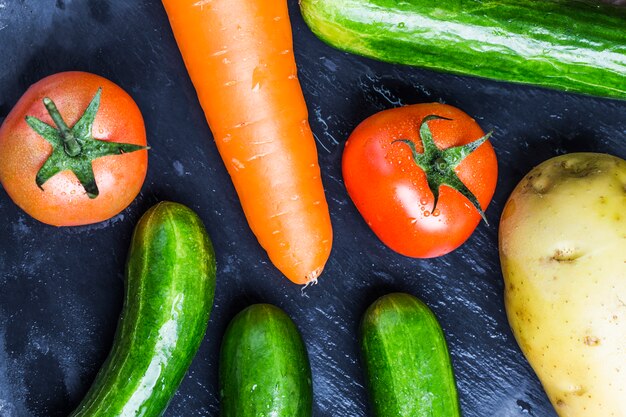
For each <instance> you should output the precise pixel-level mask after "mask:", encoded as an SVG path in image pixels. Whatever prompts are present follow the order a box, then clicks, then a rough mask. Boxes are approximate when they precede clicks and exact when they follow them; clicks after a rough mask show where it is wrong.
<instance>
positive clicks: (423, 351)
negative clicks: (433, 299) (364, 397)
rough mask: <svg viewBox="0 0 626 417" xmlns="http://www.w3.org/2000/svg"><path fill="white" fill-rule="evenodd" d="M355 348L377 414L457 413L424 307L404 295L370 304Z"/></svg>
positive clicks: (439, 340) (443, 416) (446, 416)
mask: <svg viewBox="0 0 626 417" xmlns="http://www.w3.org/2000/svg"><path fill="white" fill-rule="evenodd" d="M361 348H362V351H363V359H364V362H365V368H366V371H367V375H368V383H369V384H368V385H369V391H370V397H371V400H372V409H373V410H374V414H375V415H376V416H377V417H460V416H461V411H460V408H459V400H458V397H457V392H456V385H455V382H454V374H453V371H452V364H451V363H450V356H449V354H448V348H447V346H446V341H445V339H444V336H443V332H442V330H441V327H440V326H439V323H438V322H437V319H436V318H435V316H434V314H433V313H432V311H430V309H429V308H428V307H427V306H426V305H425V304H424V303H422V302H421V301H420V300H418V299H417V298H415V297H413V296H411V295H408V294H400V293H396V294H389V295H386V296H384V297H381V298H379V299H378V300H377V301H375V302H374V304H372V305H371V306H370V307H369V308H368V309H367V311H366V312H365V315H364V317H363V321H362V322H361Z"/></svg>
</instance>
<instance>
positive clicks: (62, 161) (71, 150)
mask: <svg viewBox="0 0 626 417" xmlns="http://www.w3.org/2000/svg"><path fill="white" fill-rule="evenodd" d="M101 95H102V88H99V89H98V91H97V92H96V94H95V96H94V97H93V99H92V100H91V102H90V103H89V106H87V109H85V112H84V113H83V115H82V116H81V118H80V119H79V120H78V122H76V124H75V125H74V127H72V128H70V127H68V126H67V124H66V123H65V121H64V120H63V117H62V116H61V113H60V112H59V110H58V109H57V107H56V105H55V104H54V102H53V101H52V100H50V99H49V98H48V97H46V98H44V99H43V104H44V106H46V109H47V110H48V113H49V114H50V117H51V118H52V120H53V121H54V124H55V125H56V127H53V126H50V125H49V124H47V123H44V122H42V121H41V120H39V119H37V118H35V117H32V116H26V123H28V125H29V126H30V127H31V128H32V129H33V130H34V131H35V132H37V133H38V134H39V135H40V136H41V137H42V138H44V139H45V140H46V141H47V142H48V143H50V145H52V154H51V155H50V156H49V157H48V159H47V160H46V162H44V164H43V166H42V167H41V168H40V169H39V172H37V176H36V177H35V182H36V183H37V186H38V187H39V188H41V189H43V188H42V186H43V184H45V182H46V181H48V180H49V179H50V178H52V177H53V176H55V175H56V174H58V173H59V172H62V171H68V170H69V171H72V172H73V173H74V175H76V178H78V181H80V183H81V185H82V186H83V188H84V189H85V192H86V193H87V195H88V196H89V198H96V197H98V194H99V191H98V185H97V184H96V179H95V177H94V173H93V167H92V162H93V161H94V160H95V159H98V158H101V157H103V156H109V155H121V154H123V153H129V152H135V151H139V150H142V149H149V148H148V147H146V146H140V145H134V144H131V143H117V142H108V141H104V140H98V139H94V137H93V135H92V133H91V131H92V128H93V122H94V120H95V118H96V114H97V113H98V109H99V108H100V96H101Z"/></svg>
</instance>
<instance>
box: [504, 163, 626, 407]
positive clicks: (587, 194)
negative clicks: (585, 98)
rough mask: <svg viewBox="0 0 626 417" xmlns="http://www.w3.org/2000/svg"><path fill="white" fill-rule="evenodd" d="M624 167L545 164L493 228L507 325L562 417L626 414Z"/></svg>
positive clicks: (519, 190)
mask: <svg viewBox="0 0 626 417" xmlns="http://www.w3.org/2000/svg"><path fill="white" fill-rule="evenodd" d="M625 216H626V161H624V160H623V159H620V158H617V157H615V156H611V155H606V154H596V153H574V154H567V155H562V156H558V157H556V158H552V159H549V160H548V161H545V162H544V163H542V164H540V165H539V166H538V167H536V168H534V169H533V170H532V171H531V172H530V173H529V174H528V175H526V177H524V179H523V180H522V181H521V182H520V183H519V185H518V186H517V187H516V188H515V190H514V191H513V193H512V194H511V197H510V198H509V200H508V202H507V203H506V206H505V208H504V212H503V213H502V219H501V221H500V260H501V263H502V272H503V274H504V281H505V298H504V300H505V304H506V311H507V315H508V318H509V323H510V324H511V328H512V329H513V334H514V335H515V338H516V339H517V342H518V343H519V345H520V347H521V349H522V352H524V354H525V355H526V358H528V361H529V362H530V364H531V365H532V367H533V369H534V370H535V372H536V373H537V375H538V376H539V379H540V380H541V382H542V384H543V386H544V388H545V390H546V392H547V393H548V397H549V398H550V401H551V402H552V404H553V405H554V407H555V409H556V411H557V413H558V414H559V415H560V416H562V417H590V416H607V417H623V416H626V402H625V401H624V399H625V398H626V304H625V302H626V295H625V294H626V221H625V219H626V217H625Z"/></svg>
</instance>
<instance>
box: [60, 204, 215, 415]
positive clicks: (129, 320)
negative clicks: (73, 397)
mask: <svg viewBox="0 0 626 417" xmlns="http://www.w3.org/2000/svg"><path fill="white" fill-rule="evenodd" d="M214 291H215V256H214V254H213V247H212V245H211V241H210V240H209V236H208V235H207V233H206V230H205V228H204V226H203V224H202V221H201V220H200V218H199V217H198V216H197V215H196V214H195V213H194V212H193V211H192V210H190V209H189V208H187V207H185V206H183V205H180V204H176V203H169V202H163V203H159V204H157V205H156V206H154V207H152V208H151V209H150V210H148V212H146V214H144V216H143V217H142V218H141V220H140V221H139V223H138V224H137V226H136V228H135V232H134V234H133V238H132V243H131V246H130V253H129V255H128V262H127V266H126V294H125V298H124V307H123V310H122V314H121V317H120V321H119V324H118V327H117V333H116V335H115V340H114V342H113V348H112V350H111V353H110V354H109V357H108V358H107V360H106V362H105V363H104V365H103V366H102V369H101V370H100V372H99V373H98V376H97V377H96V380H95V382H94V383H93V385H92V387H91V389H90V390H89V392H88V393H87V396H86V397H85V399H84V400H83V402H82V403H81V404H80V405H79V406H78V408H77V409H76V411H74V413H72V414H71V416H72V417H122V416H124V417H135V416H142V417H156V416H161V415H162V414H163V412H164V411H165V409H166V407H167V404H168V403H169V401H170V399H171V398H172V396H173V395H174V392H175V391H176V389H177V388H178V385H179V384H180V382H181V380H182V378H183V377H184V375H185V372H186V371H187V368H188V367H189V364H190V363H191V360H192V359H193V357H194V356H195V354H196V351H197V350H198V347H199V346H200V342H201V341H202V338H203V337H204V333H205V331H206V327H207V322H208V320H209V313H210V311H211V307H212V305H213V294H214Z"/></svg>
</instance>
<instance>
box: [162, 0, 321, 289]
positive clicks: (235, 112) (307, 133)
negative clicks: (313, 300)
mask: <svg viewBox="0 0 626 417" xmlns="http://www.w3.org/2000/svg"><path fill="white" fill-rule="evenodd" d="M163 4H164V5H165V9H166V11H167V14H168V17H169V19H170V23H171V25H172V29H173V31H174V35H175V37H176V41H177V42H178V46H179V47H180V50H181V53H182V55H183V59H184V61H185V64H186V66H187V70H188V71H189V75H190V76H191V80H192V81H193V84H194V86H195V88H196V91H197V92H198V97H199V99H200V103H201V104H202V107H203V109H204V112H205V114H206V117H207V120H208V122H209V125H210V126H211V130H212V131H213V136H214V138H215V142H216V144H217V147H218V149H219V151H220V154H221V156H222V159H223V160H224V163H225V164H226V168H227V169H228V173H229V174H230V176H231V178H232V180H233V183H234V184H235V188H236V190H237V193H238V194H239V198H240V200H241V205H242V206H243V210H244V212H245V215H246V218H247V219H248V223H249V225H250V227H251V229H252V231H253V232H254V234H255V235H256V237H257V239H258V240H259V243H260V244H261V246H262V247H263V248H264V249H265V250H266V251H267V253H268V255H269V257H270V259H271V260H272V262H273V263H274V265H276V267H277V268H278V269H279V270H280V271H281V272H282V273H283V274H285V276H287V278H289V279H290V280H292V281H293V282H295V283H298V284H307V283H309V282H312V281H315V280H316V279H317V277H318V276H319V275H320V273H321V272H322V269H323V268H324V265H325V263H326V261H327V259H328V256H329V254H330V249H331V245H332V229H331V224H330V216H329V213H328V205H327V203H326V198H325V196H324V189H323V187H322V181H321V178H320V169H319V166H318V163H317V150H316V148H315V141H314V139H313V135H312V133H311V129H310V127H309V123H308V120H307V117H308V115H307V108H306V104H305V102H304V97H303V95H302V90H301V88H300V83H299V82H298V78H297V75H296V63H295V59H294V54H293V45H292V39H291V26H290V23H289V15H288V12H287V2H286V0H274V1H267V0H211V1H206V0H205V1H197V0H163Z"/></svg>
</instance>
